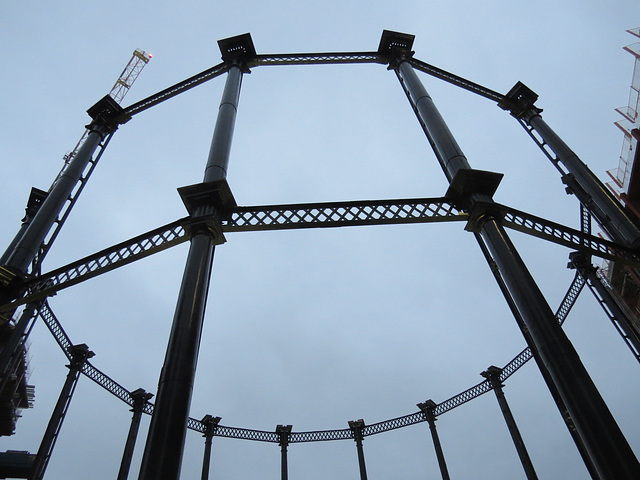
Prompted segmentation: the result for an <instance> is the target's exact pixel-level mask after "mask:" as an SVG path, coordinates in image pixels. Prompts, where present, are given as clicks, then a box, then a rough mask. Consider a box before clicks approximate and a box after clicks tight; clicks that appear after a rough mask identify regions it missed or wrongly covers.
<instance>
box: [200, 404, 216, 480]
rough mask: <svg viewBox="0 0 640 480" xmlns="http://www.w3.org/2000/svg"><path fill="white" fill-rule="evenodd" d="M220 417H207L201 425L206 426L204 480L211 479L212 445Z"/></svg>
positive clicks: (203, 464)
mask: <svg viewBox="0 0 640 480" xmlns="http://www.w3.org/2000/svg"><path fill="white" fill-rule="evenodd" d="M220 420H221V418H220V417H212V416H211V415H205V416H204V417H202V420H200V423H202V424H203V425H204V435H202V436H203V437H204V457H203V459H202V477H201V478H202V480H208V479H209V470H210V468H211V444H212V439H213V436H214V435H215V433H216V427H217V426H218V423H220Z"/></svg>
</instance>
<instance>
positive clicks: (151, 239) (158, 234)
mask: <svg viewBox="0 0 640 480" xmlns="http://www.w3.org/2000/svg"><path fill="white" fill-rule="evenodd" d="M188 224H189V219H187V218H184V219H180V220H177V221H175V222H172V223H169V224H167V225H164V226H162V227H160V228H156V229H155V230H151V231H150V232H147V233H143V234H142V235H139V236H137V237H134V238H132V239H130V240H127V241H125V242H122V243H119V244H117V245H114V246H112V247H109V248H106V249H104V250H101V251H100V252H98V253H95V254H93V255H90V256H88V257H85V258H82V259H80V260H78V261H76V262H73V263H71V264H69V265H66V266H64V267H61V268H58V269H56V270H53V271H51V272H49V273H47V274H45V275H41V276H39V277H36V278H34V279H33V280H31V281H30V282H27V283H26V284H25V287H26V288H27V290H28V291H29V293H28V294H27V295H26V296H24V297H22V298H20V299H18V300H16V301H15V302H14V303H11V304H6V305H3V306H2V307H0V311H8V310H10V309H12V308H15V307H16V306H18V305H22V304H25V303H29V302H31V301H32V300H34V299H40V298H44V297H46V296H51V295H53V294H54V293H56V292H58V291H60V290H62V289H64V288H67V287H71V286H73V285H77V284H78V283H81V282H83V281H85V280H88V279H90V278H93V277H95V276H98V275H101V274H103V273H106V272H109V271H111V270H114V269H116V268H118V267H121V266H123V265H127V264H129V263H132V262H135V261H136V260H140V259H141V258H144V257H148V256H149V255H153V254H154V253H157V252H160V251H162V250H165V249H167V248H170V247H172V246H174V245H179V244H181V243H184V242H186V241H188V240H189V235H188V234H187V225H188Z"/></svg>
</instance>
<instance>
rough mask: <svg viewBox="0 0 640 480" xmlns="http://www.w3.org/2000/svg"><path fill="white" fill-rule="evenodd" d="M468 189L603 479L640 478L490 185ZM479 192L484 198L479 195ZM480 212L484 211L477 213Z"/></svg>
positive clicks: (413, 86) (407, 86)
mask: <svg viewBox="0 0 640 480" xmlns="http://www.w3.org/2000/svg"><path fill="white" fill-rule="evenodd" d="M400 53H401V55H400V56H398V57H397V59H396V62H395V65H394V68H395V71H396V74H397V76H398V78H399V80H400V82H401V84H402V86H403V88H404V90H405V92H406V94H407V97H408V98H409V101H410V102H411V105H412V106H413V108H414V110H415V112H416V115H417V116H418V119H419V121H420V123H421V125H422V127H423V129H424V131H425V133H426V135H427V138H428V139H429V142H430V144H431V146H432V148H433V149H434V152H435V153H436V156H437V158H438V160H439V162H440V165H441V167H442V168H443V170H444V172H445V174H446V175H447V178H448V179H449V181H450V182H451V183H455V182H454V181H453V180H454V178H455V177H456V175H458V174H460V175H461V176H462V177H464V176H465V174H473V173H474V172H475V171H471V170H470V167H469V164H468V162H467V159H466V158H465V156H464V154H463V153H462V151H461V150H460V148H459V147H458V145H457V143H456V142H455V139H454V138H453V135H452V134H451V132H450V131H449V129H448V127H447V126H446V124H445V123H444V120H443V119H442V117H441V116H440V114H439V112H438V111H437V109H436V107H435V105H434V103H433V101H432V100H431V98H430V97H429V95H428V93H427V92H426V90H425V89H424V87H423V86H422V83H421V82H420V80H419V79H418V77H417V75H416V73H415V72H414V70H413V68H412V67H411V65H410V64H409V62H408V61H407V59H406V57H403V56H402V55H410V53H409V52H400ZM470 180H471V181H469V182H467V183H466V184H463V187H464V188H462V189H461V190H460V191H459V192H458V193H459V194H460V198H459V201H461V202H462V203H464V204H465V205H466V206H467V207H468V208H469V209H470V210H471V213H472V216H474V217H475V218H476V219H477V222H475V223H470V225H469V226H468V228H470V229H475V230H476V231H478V232H479V233H480V235H481V236H482V238H483V239H484V241H485V243H486V245H487V247H488V248H489V251H490V252H491V255H492V256H493V258H494V259H495V262H496V265H497V267H498V269H499V271H500V273H501V275H502V277H503V278H504V280H505V285H506V286H507V288H508V290H509V292H510V293H511V295H510V296H511V297H512V299H513V301H514V303H515V306H516V307H517V308H518V310H519V311H520V313H521V316H522V319H523V322H524V324H525V325H524V326H525V327H526V329H527V331H528V334H525V335H524V336H525V339H527V340H529V341H530V342H531V344H530V345H529V346H530V347H531V350H532V352H533V354H534V357H535V359H536V361H537V362H538V363H541V364H542V365H543V368H546V369H547V370H548V372H549V374H550V375H549V378H548V380H549V381H551V382H552V383H553V385H552V386H551V387H550V388H557V390H558V392H559V394H560V396H561V397H562V399H563V400H564V403H565V405H566V406H567V410H568V411H569V413H570V415H571V417H572V418H573V420H574V423H575V425H576V428H577V431H578V433H579V435H580V436H581V437H582V439H583V440H584V444H585V446H586V449H587V451H588V453H589V456H590V457H591V458H592V459H593V464H594V465H595V467H596V469H597V471H598V472H599V474H600V476H601V477H602V478H603V479H611V480H613V479H627V478H628V479H634V478H640V464H639V463H638V460H637V459H636V457H635V455H634V453H633V451H632V450H631V448H630V447H629V444H628V443H627V441H626V439H625V438H624V436H623V435H622V432H621V431H620V428H619V427H618V425H617V424H616V422H615V420H614V418H613V416H612V415H611V413H610V412H609V409H608V408H607V406H606V404H605V403H604V400H603V399H602V397H601V396H600V393H599V392H598V390H597V389H596V387H595V385H594V384H593V381H592V380H591V378H590V377H589V375H588V373H587V371H586V369H585V368H584V366H583V365H582V362H581V360H580V358H579V357H578V354H577V353H576V351H575V349H574V348H573V345H572V344H571V342H570V341H569V339H568V338H567V336H566V335H565V333H564V331H563V330H562V328H561V327H560V326H559V325H558V323H557V321H556V319H555V316H554V315H553V312H552V311H551V309H550V307H549V305H548V304H547V302H546V299H545V298H544V296H543V295H542V292H540V290H539V288H538V286H537V285H536V283H535V281H534V280H533V278H532V277H531V275H530V273H529V271H528V270H527V268H526V266H525V264H524V262H523V261H522V259H521V258H520V256H519V254H518V252H517V251H516V249H515V247H514V246H513V244H512V243H511V240H510V239H509V237H508V236H507V234H506V232H505V230H504V228H503V227H502V225H501V224H500V222H499V220H498V219H497V218H494V217H493V216H492V215H491V211H490V210H491V208H490V207H491V204H492V203H493V200H492V199H491V195H490V194H488V193H487V191H486V188H484V187H486V186H485V185H481V184H480V182H477V181H474V180H475V179H474V178H473V176H472V175H471V176H470ZM476 192H478V193H476ZM476 207H478V208H476Z"/></svg>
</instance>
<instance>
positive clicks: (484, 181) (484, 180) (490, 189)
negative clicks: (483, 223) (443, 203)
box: [445, 168, 504, 211]
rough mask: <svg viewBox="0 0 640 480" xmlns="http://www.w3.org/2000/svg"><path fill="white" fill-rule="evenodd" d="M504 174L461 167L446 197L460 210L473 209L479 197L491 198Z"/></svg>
mask: <svg viewBox="0 0 640 480" xmlns="http://www.w3.org/2000/svg"><path fill="white" fill-rule="evenodd" d="M503 176H504V175H503V174H502V173H496V172H488V171H486V170H475V169H473V168H461V169H459V170H458V171H456V173H455V175H454V176H453V179H452V180H451V184H450V185H449V188H448V189H447V193H446V194H445V197H447V198H449V199H451V200H452V201H453V203H454V205H455V206H456V207H457V208H458V209H460V210H467V211H468V210H472V209H473V207H474V203H476V202H477V201H478V200H479V199H482V200H485V201H487V200H491V198H492V197H493V194H494V193H496V190H497V189H498V186H499V185H500V182H501V181H502V177H503Z"/></svg>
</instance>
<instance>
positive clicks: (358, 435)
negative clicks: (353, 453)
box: [349, 419, 367, 480]
mask: <svg viewBox="0 0 640 480" xmlns="http://www.w3.org/2000/svg"><path fill="white" fill-rule="evenodd" d="M364 427H365V425H364V420H362V419H360V420H349V428H350V429H351V431H352V432H353V439H354V440H355V442H356V450H357V451H358V467H359V468H360V480H367V466H366V464H365V463H364V449H363V447H362V441H363V440H364V435H363V434H362V430H363V429H364Z"/></svg>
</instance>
